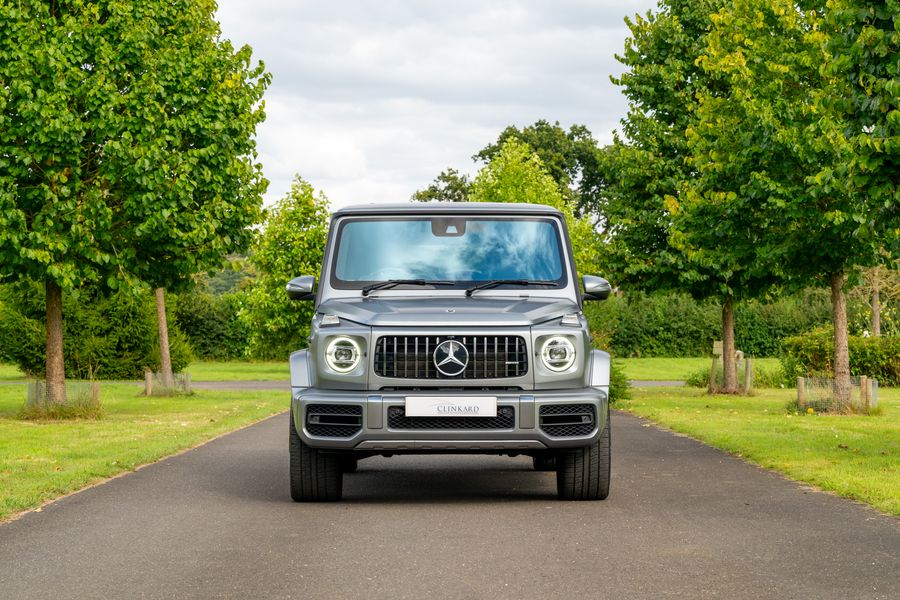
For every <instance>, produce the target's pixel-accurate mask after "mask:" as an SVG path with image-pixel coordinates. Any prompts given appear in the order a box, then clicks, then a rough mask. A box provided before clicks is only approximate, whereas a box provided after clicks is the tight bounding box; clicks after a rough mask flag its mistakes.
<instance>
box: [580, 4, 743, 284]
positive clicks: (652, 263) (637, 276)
mask: <svg viewBox="0 0 900 600" xmlns="http://www.w3.org/2000/svg"><path fill="white" fill-rule="evenodd" d="M721 4H722V2H721V1H720V0H701V1H698V2H671V1H668V0H663V1H662V2H660V4H659V7H658V9H657V11H656V12H648V13H647V15H646V16H640V15H638V16H636V17H635V18H634V19H630V20H627V21H626V22H627V24H628V27H629V29H630V32H631V37H630V38H629V39H628V40H627V41H626V44H625V49H624V52H623V54H622V55H621V56H617V59H618V60H619V62H621V63H622V65H623V66H624V68H625V72H624V73H623V74H622V76H621V77H619V78H613V83H615V84H617V85H619V86H621V87H622V93H623V94H624V95H625V96H626V98H628V101H629V108H628V115H627V117H626V119H625V120H624V121H623V122H622V125H623V134H624V136H619V135H617V136H616V138H615V140H614V143H613V144H612V145H611V146H609V147H607V148H606V149H605V151H604V152H603V153H602V154H600V159H601V160H600V170H601V171H602V176H603V179H604V181H605V184H606V188H605V190H604V193H603V194H602V195H601V196H600V197H599V200H598V205H597V207H596V210H597V212H599V213H600V214H602V215H603V216H604V217H605V219H606V221H607V227H606V230H605V232H604V241H605V244H604V247H603V256H602V260H603V264H604V265H605V267H606V268H607V269H609V270H610V271H611V274H612V279H614V280H615V282H616V284H617V285H618V286H619V287H621V288H622V289H627V290H636V289H643V290H647V291H660V290H674V291H682V292H685V293H689V294H691V295H693V296H694V297H696V298H708V297H712V296H720V295H722V293H723V292H726V291H728V290H729V285H728V284H727V282H728V275H729V273H727V272H722V271H720V269H719V268H718V267H719V265H717V264H710V263H709V262H708V260H699V259H698V257H697V256H695V255H694V253H693V252H692V250H691V249H690V248H688V247H686V246H685V244H684V243H683V242H682V243H673V241H674V240H673V236H674V234H676V233H677V229H676V228H675V222H674V220H673V215H672V213H671V212H670V205H671V199H672V198H676V197H677V196H678V195H679V192H680V190H681V189H682V187H683V185H684V182H686V181H688V180H690V179H691V177H692V176H693V173H692V168H691V167H690V165H689V164H688V163H687V161H686V160H685V158H686V157H687V156H688V155H689V150H688V144H687V138H686V131H687V129H688V128H689V127H690V125H691V124H692V123H693V120H694V119H695V118H696V117H695V114H696V108H697V100H696V98H697V95H698V94H699V93H700V92H701V91H702V90H704V89H706V87H707V86H710V85H713V82H711V81H710V79H709V78H708V77H707V76H706V75H705V73H704V72H703V70H702V69H701V68H700V67H699V66H698V65H697V64H696V60H697V58H698V57H699V56H700V55H701V53H702V51H703V49H704V48H705V47H706V33H707V31H708V29H709V15H710V13H711V12H713V11H714V10H715V9H716V8H717V7H718V6H720V5H721ZM723 251H727V249H723ZM731 289H733V287H732V288H731Z"/></svg>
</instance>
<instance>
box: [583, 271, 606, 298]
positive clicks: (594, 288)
mask: <svg viewBox="0 0 900 600" xmlns="http://www.w3.org/2000/svg"><path fill="white" fill-rule="evenodd" d="M581 281H582V282H583V283H584V299H585V300H606V299H607V298H608V297H609V295H610V294H611V293H612V286H611V285H609V282H608V281H607V280H605V279H603V278H602V277H595V276H593V275H585V276H584V277H582V279H581Z"/></svg>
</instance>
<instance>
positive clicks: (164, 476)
mask: <svg viewBox="0 0 900 600" xmlns="http://www.w3.org/2000/svg"><path fill="white" fill-rule="evenodd" d="M613 446H614V454H613V457H614V458H613V487H612V493H611V496H610V498H609V499H608V500H607V501H605V502H590V503H574V502H560V501H557V500H556V499H555V487H554V480H553V474H551V473H536V472H534V471H532V470H531V469H530V460H529V459H527V458H516V459H510V458H503V457H482V456H432V457H394V458H391V459H384V458H380V457H379V458H371V459H367V460H365V461H362V462H361V463H360V470H359V471H358V472H357V473H355V474H350V475H347V476H346V484H345V498H346V499H345V501H344V502H342V503H340V504H318V505H316V504H294V503H292V502H291V501H290V499H289V497H288V490H287V416H286V415H279V416H277V417H274V418H272V419H269V420H267V421H264V422H262V423H260V424H257V425H255V426H253V427H250V428H247V429H244V430H242V431H239V432H237V433H234V434H232V435H229V436H226V437H223V438H220V439H218V440H215V441H213V442H211V443H209V444H207V445H205V446H202V447H200V448H198V449H195V450H193V451H190V452H187V453H185V454H182V455H180V456H176V457H173V458H170V459H167V460H164V461H162V462H160V463H157V464H154V465H151V466H149V467H146V468H143V469H140V470H139V471H137V472H135V473H132V474H129V475H126V476H124V477H120V478H117V479H114V480H112V481H110V482H108V483H106V484H105V485H101V486H97V487H94V488H91V489H89V490H86V491H83V492H81V493H78V494H75V495H72V496H69V497H67V498H64V499H61V500H59V501H57V502H55V503H53V504H51V505H48V506H46V507H44V509H43V510H42V512H40V513H30V514H27V515H25V516H23V517H22V518H21V519H19V520H17V521H13V522H11V523H8V524H6V525H3V526H0V598H3V599H4V600H7V599H9V600H13V599H26V598H53V599H66V598H79V599H85V598H303V599H315V598H327V599H342V598H365V599H367V600H370V599H379V598H390V599H392V600H399V599H404V598H410V599H416V600H419V599H423V598H440V599H443V598H451V599H452V598H471V599H482V598H492V599H494V598H497V599H500V598H540V599H545V598H591V599H595V598H615V599H629V598H728V599H739V598H754V599H759V598H779V599H783V598H811V599H813V598H814V599H829V598H840V599H862V598H892V599H896V598H900V521H898V520H896V519H894V518H891V517H886V516H883V515H880V514H878V513H877V512H875V511H874V510H872V509H869V508H867V507H864V506H861V505H858V504H855V503H852V502H848V501H846V500H842V499H839V498H836V497H833V496H831V495H828V494H824V493H820V492H815V491H812V490H808V489H805V488H804V487H802V486H800V485H797V484H794V483H791V482H788V481H786V480H784V479H782V478H781V477H779V476H777V475H775V474H773V473H770V472H767V471H764V470H762V469H758V468H755V467H753V466H750V465H748V464H746V463H744V462H742V461H740V460H738V459H736V458H733V457H730V456H728V455H725V454H723V453H721V452H718V451H716V450H713V449H710V448H708V447H706V446H703V445H702V444H699V443H697V442H694V441H692V440H689V439H687V438H684V437H679V436H675V435H673V434H671V433H668V432H665V431H661V430H659V429H656V428H655V427H650V426H648V425H647V424H646V423H644V422H642V421H640V420H639V419H636V418H634V417H631V416H626V415H621V414H616V415H615V416H614V417H613Z"/></svg>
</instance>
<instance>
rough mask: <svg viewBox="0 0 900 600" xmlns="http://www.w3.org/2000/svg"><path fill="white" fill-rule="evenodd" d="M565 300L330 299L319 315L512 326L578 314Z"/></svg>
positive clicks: (375, 321)
mask: <svg viewBox="0 0 900 600" xmlns="http://www.w3.org/2000/svg"><path fill="white" fill-rule="evenodd" d="M578 310H579V309H578V305H577V304H575V302H573V301H572V300H568V299H565V298H484V297H482V298H479V297H478V296H473V297H471V298H458V297H454V298H434V297H430V298H415V299H413V298H332V299H331V300H326V301H325V302H323V303H322V304H320V305H319V312H320V313H323V314H328V315H335V316H338V317H341V318H344V319H347V320H350V321H354V322H356V323H360V324H362V325H370V326H372V327H429V326H434V327H457V326H459V327H515V326H520V327H523V326H531V325H537V324H538V323H543V322H545V321H549V320H551V319H554V318H559V317H561V316H563V315H564V314H568V313H575V312H578Z"/></svg>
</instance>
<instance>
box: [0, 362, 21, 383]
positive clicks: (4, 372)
mask: <svg viewBox="0 0 900 600" xmlns="http://www.w3.org/2000/svg"><path fill="white" fill-rule="evenodd" d="M24 379H25V375H23V374H22V371H20V370H19V368H18V367H17V366H15V365H7V364H3V363H0V381H22V380H24Z"/></svg>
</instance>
